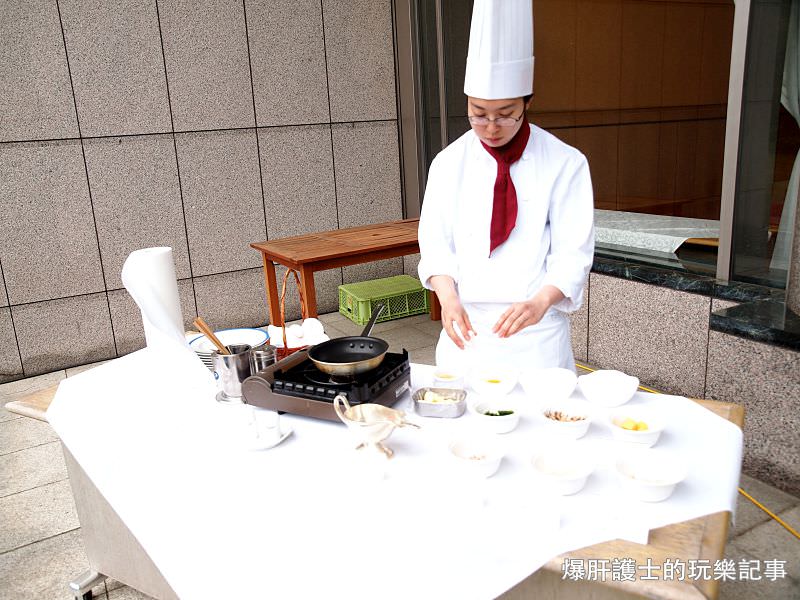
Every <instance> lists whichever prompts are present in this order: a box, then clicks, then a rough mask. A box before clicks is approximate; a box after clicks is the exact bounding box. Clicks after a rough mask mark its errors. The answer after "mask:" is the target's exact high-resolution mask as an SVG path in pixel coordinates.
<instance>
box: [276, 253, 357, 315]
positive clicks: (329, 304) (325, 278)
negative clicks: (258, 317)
mask: <svg viewBox="0 0 800 600" xmlns="http://www.w3.org/2000/svg"><path fill="white" fill-rule="evenodd" d="M275 270H276V274H277V277H278V291H279V292H280V286H281V283H282V282H283V276H284V275H285V274H286V268H285V267H282V266H280V265H278V267H277V268H276V269H275ZM262 279H263V277H262ZM341 284H342V270H341V269H330V270H328V271H317V272H316V273H314V289H315V290H316V292H317V308H318V309H319V312H320V313H321V314H324V313H329V312H336V311H338V310H339V286H340V285H341ZM264 310H265V312H264V314H265V315H267V314H268V313H267V312H266V308H265V309H264ZM264 318H266V316H265V317H264ZM299 318H300V296H299V295H298V293H297V287H296V286H295V284H294V277H292V276H291V275H290V276H289V282H288V283H287V284H286V321H287V322H288V321H293V320H294V319H299Z"/></svg>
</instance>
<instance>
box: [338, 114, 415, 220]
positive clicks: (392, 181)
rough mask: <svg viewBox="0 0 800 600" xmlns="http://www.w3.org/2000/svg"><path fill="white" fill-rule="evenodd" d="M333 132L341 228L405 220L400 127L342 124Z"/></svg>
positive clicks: (387, 124)
mask: <svg viewBox="0 0 800 600" xmlns="http://www.w3.org/2000/svg"><path fill="white" fill-rule="evenodd" d="M332 129H333V157H334V167H335V169H336V198H337V202H338V205H339V226H340V227H356V226H358V225H369V224H370V223H380V222H382V221H391V220H392V219H400V218H402V210H401V205H400V170H399V162H398V161H399V157H398V149H397V125H396V123H395V122H394V121H392V122H387V123H342V124H336V125H333V127H332Z"/></svg>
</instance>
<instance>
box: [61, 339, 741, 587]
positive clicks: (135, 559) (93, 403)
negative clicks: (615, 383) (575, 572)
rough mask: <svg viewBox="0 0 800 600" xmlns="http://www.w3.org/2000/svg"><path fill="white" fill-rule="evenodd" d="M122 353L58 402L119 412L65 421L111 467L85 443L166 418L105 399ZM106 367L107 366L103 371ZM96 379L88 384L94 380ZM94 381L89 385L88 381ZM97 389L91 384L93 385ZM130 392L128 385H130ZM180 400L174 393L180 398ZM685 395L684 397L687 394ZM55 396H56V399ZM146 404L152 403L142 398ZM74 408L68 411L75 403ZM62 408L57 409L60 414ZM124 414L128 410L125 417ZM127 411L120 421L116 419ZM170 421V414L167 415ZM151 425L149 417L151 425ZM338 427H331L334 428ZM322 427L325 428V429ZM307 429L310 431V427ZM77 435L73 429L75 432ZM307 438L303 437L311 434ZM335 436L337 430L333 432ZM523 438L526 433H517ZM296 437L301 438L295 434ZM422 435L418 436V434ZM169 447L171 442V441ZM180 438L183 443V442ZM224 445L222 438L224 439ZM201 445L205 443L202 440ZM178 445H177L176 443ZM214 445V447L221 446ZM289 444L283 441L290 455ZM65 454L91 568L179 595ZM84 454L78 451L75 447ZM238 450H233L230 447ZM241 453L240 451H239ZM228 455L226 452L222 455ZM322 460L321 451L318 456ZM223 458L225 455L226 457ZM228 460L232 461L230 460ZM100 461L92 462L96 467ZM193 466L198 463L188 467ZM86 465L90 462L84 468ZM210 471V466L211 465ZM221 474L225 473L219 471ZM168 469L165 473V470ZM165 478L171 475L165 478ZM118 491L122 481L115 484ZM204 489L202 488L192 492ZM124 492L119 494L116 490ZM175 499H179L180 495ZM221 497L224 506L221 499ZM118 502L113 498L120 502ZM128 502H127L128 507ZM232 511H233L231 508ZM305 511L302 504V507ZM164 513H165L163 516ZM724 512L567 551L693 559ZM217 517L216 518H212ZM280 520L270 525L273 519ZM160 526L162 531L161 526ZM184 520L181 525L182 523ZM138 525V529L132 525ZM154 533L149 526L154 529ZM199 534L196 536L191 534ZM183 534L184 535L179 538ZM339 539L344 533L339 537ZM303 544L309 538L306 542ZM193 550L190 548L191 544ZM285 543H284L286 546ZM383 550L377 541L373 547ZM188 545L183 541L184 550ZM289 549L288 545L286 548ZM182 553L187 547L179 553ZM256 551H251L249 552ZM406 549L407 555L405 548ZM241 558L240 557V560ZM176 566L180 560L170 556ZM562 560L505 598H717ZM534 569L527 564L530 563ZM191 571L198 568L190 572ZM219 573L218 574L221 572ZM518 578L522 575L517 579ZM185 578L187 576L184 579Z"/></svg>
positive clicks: (710, 546)
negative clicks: (570, 575) (105, 428)
mask: <svg viewBox="0 0 800 600" xmlns="http://www.w3.org/2000/svg"><path fill="white" fill-rule="evenodd" d="M137 354H138V353H134V354H133V355H129V356H128V357H125V358H123V359H118V360H119V361H120V363H121V364H127V365H128V366H137V365H139V364H140V363H139V357H140V356H141V355H140V354H138V355H137ZM117 362H118V361H112V363H108V366H107V367H106V365H104V367H105V368H104V367H100V368H98V369H100V370H99V371H98V370H94V371H93V372H88V373H87V374H83V377H84V381H86V383H87V385H85V386H82V385H80V381H81V380H80V379H76V378H73V379H72V380H68V384H70V385H68V388H69V390H68V391H69V394H68V395H67V396H64V395H62V397H61V399H60V400H61V402H60V404H61V406H60V407H58V406H57V407H56V408H57V409H58V408H60V410H57V412H56V414H55V415H54V416H55V417H60V419H59V420H60V421H61V423H60V425H64V417H65V415H66V413H65V412H64V410H65V409H66V408H68V406H72V405H73V403H78V404H83V405H84V406H83V412H82V413H81V412H78V413H77V414H76V417H77V419H76V421H77V425H78V426H79V427H78V428H79V429H82V428H88V429H91V430H92V431H94V429H92V428H91V426H90V424H89V423H86V422H85V421H84V422H82V421H81V416H82V415H88V414H90V413H91V412H92V411H98V410H99V411H102V412H103V414H104V415H105V416H104V418H111V419H114V420H117V421H118V423H117V426H116V427H113V426H112V425H110V426H109V429H111V431H110V432H108V435H107V436H106V438H107V439H104V440H97V439H94V438H88V439H87V438H85V437H82V436H81V433H82V431H78V430H75V429H73V430H72V431H71V432H70V431H69V430H65V429H62V431H64V432H65V433H70V435H71V437H72V442H73V443H76V444H77V442H82V443H81V444H77V445H84V446H85V448H84V455H85V456H86V458H90V459H91V461H90V462H95V463H97V462H98V461H99V462H100V463H103V462H104V461H107V460H109V461H112V463H113V465H114V469H115V470H116V469H117V468H118V467H119V463H118V462H117V460H116V459H114V458H113V456H108V455H109V454H113V452H106V453H105V454H104V455H103V456H99V455H97V454H96V453H95V452H92V453H90V454H86V453H85V449H86V448H88V447H90V446H91V447H95V448H101V447H102V448H104V449H106V450H111V448H109V447H108V446H107V444H109V443H113V440H116V439H118V438H119V436H120V435H122V434H123V433H124V429H119V423H121V422H122V421H124V422H125V423H126V427H130V428H132V430H135V425H132V424H131V421H132V420H133V421H139V423H140V425H141V424H143V423H151V422H152V426H153V427H155V431H156V432H157V431H158V429H159V427H162V429H163V427H164V425H160V424H159V423H158V422H155V421H152V419H151V415H152V414H153V408H154V407H155V406H156V405H154V404H153V403H152V402H151V403H150V406H149V407H145V408H144V409H143V410H138V409H135V407H137V406H139V405H141V404H142V403H143V401H145V400H146V398H142V397H141V396H140V395H138V392H137V393H134V392H135V391H132V390H128V391H122V392H121V394H122V393H124V394H125V395H126V396H130V401H129V402H128V403H127V404H125V405H124V406H123V405H121V406H120V407H119V409H117V408H113V407H109V406H108V397H107V395H106V394H105V392H104V390H105V389H106V384H108V383H109V382H112V381H115V380H117V378H118V376H119V375H120V374H121V370H120V369H115V368H114V367H115V366H116V365H115V363H117ZM420 367H422V366H415V368H416V369H417V370H418V371H419V368H420ZM422 368H423V369H428V370H429V369H430V367H422ZM104 371H107V374H106V373H104ZM91 374H95V375H96V377H95V378H94V379H91V378H90V375H91ZM89 384H91V385H89ZM100 384H102V387H103V389H99V388H98V386H99V385H100ZM90 387H91V388H92V389H89V388H90ZM92 390H93V391H92ZM128 392H130V393H128ZM175 400H176V401H177V399H175ZM186 401H187V402H191V403H192V405H195V404H196V403H197V397H196V396H195V395H191V397H190V398H189V397H187V398H186ZM683 401H684V402H686V401H685V400H683ZM702 403H703V404H705V405H706V406H709V407H714V408H715V409H717V412H719V413H720V414H721V415H722V416H725V417H726V418H728V420H731V421H733V422H734V423H737V424H741V420H742V419H741V415H742V412H741V407H736V406H734V405H729V404H724V403H716V402H710V401H709V402H707V401H703V402H702ZM57 404H58V403H57ZM145 404H147V403H146V402H145ZM158 405H159V406H162V407H163V408H162V409H161V410H162V411H164V412H165V414H164V416H165V417H166V416H167V414H169V413H173V417H174V415H175V414H177V413H175V411H178V410H181V407H180V406H177V405H174V406H170V405H168V404H163V403H158ZM197 408H198V409H201V408H203V407H202V406H201V405H198V406H197ZM205 408H206V409H214V410H216V408H215V406H214V405H213V403H212V405H205ZM120 410H122V411H123V413H124V414H123V416H120ZM131 410H135V412H136V413H140V414H138V415H136V414H135V412H131ZM694 410H695V411H697V410H700V409H698V408H695V409H694ZM70 412H71V411H70ZM59 413H60V414H59ZM123 417H124V418H123ZM119 419H122V421H119ZM164 423H166V422H164ZM317 423H318V422H314V421H307V422H305V425H304V429H309V430H310V427H311V425H313V429H314V430H319V431H318V433H320V434H322V433H325V432H328V431H330V432H331V435H332V436H336V439H339V438H338V436H339V434H338V433H336V430H335V428H333V427H334V426H333V425H324V424H320V425H319V426H317ZM53 424H54V427H56V430H57V431H59V423H57V422H55V421H54V422H53ZM301 424H302V423H301V421H296V422H295V425H296V426H298V427H299V425H301ZM149 428H150V425H148V429H149ZM332 428H333V429H332ZM322 429H324V430H325V432H323V431H322ZM186 433H187V435H188V437H186V439H194V438H192V432H191V430H187V432H186ZM306 433H308V431H306ZM76 435H77V436H78V437H75V436H76ZM296 435H300V436H301V437H300V438H298V439H302V435H303V434H302V432H301V433H300V434H296ZM397 437H398V436H395V438H394V440H393V443H396V444H400V445H401V444H402V443H403V442H402V436H399V437H400V439H397ZM148 439H149V440H150V443H151V444H152V443H156V441H157V437H154V436H152V435H151V436H149V437H148ZM197 439H198V440H200V439H202V440H204V443H211V442H212V441H213V440H211V439H210V438H207V437H206V436H198V438H197ZM308 439H310V438H308V437H306V440H308ZM331 439H334V438H331ZM518 439H522V438H518ZM69 441H70V440H69V439H65V443H69ZM298 443H299V442H298ZM420 443H421V440H420ZM170 447H172V446H170ZM180 447H181V446H180V445H179V446H178V448H180ZM220 448H221V446H220ZM145 450H146V447H143V448H141V449H140V450H137V452H136V453H135V456H131V457H129V459H130V461H132V462H129V463H128V464H129V466H130V468H133V469H134V471H132V472H131V475H132V476H134V477H136V476H138V477H140V478H141V481H140V483H139V484H138V485H141V484H145V483H146V480H149V479H148V478H152V475H151V474H150V472H149V471H147V470H144V471H141V468H142V467H141V464H144V463H142V462H141V458H142V456H143V452H144V451H145ZM198 450H201V448H200V447H198ZM173 451H174V450H173ZM216 451H217V450H213V452H216ZM285 451H286V449H284V455H283V456H286V455H285ZM412 452H413V449H412V448H411V447H409V446H406V447H405V449H403V450H401V453H400V454H399V456H400V457H401V458H402V457H403V456H404V455H410V454H411V453H412ZM65 454H66V455H67V466H68V471H69V474H70V479H71V483H72V486H73V493H74V495H75V499H76V507H77V510H78V514H79V517H80V520H81V524H82V527H83V537H84V541H85V544H86V551H87V556H88V558H89V561H90V564H91V566H92V568H93V569H94V570H96V571H98V572H99V573H103V574H105V575H108V576H112V577H114V578H116V579H119V580H121V581H123V582H125V583H127V584H129V585H131V586H132V587H135V588H137V589H140V590H142V591H144V592H146V593H148V594H150V595H152V596H154V597H156V598H175V597H176V594H175V592H174V591H173V590H172V589H171V588H170V586H169V585H168V584H167V582H166V579H165V578H164V576H162V574H161V572H160V571H159V568H158V565H159V564H161V563H160V562H159V560H158V558H157V557H153V558H152V559H151V558H150V557H149V555H148V553H147V552H146V551H145V550H144V549H143V547H142V546H141V545H140V544H139V542H138V540H137V539H136V537H134V536H133V535H132V534H131V531H129V530H128V528H127V526H126V523H125V522H124V521H123V520H122V518H120V516H119V515H118V514H117V513H116V511H115V509H114V508H113V507H112V506H111V503H110V502H109V501H106V499H105V498H104V495H103V493H101V492H100V490H99V489H98V488H97V487H96V486H95V485H94V483H93V481H92V479H91V478H90V477H89V476H87V473H86V472H84V466H85V465H83V464H81V463H79V462H78V460H80V459H79V458H78V460H74V459H73V456H72V452H71V451H69V450H68V451H67V452H65ZM76 456H77V457H79V454H76ZM231 456H233V454H232V455H231ZM237 456H238V455H237ZM248 456H249V458H247V460H248V461H253V462H252V464H253V465H254V466H255V465H256V464H261V463H260V462H258V463H257V462H256V461H259V460H260V459H259V458H258V456H257V455H248ZM278 456H279V455H277V454H276V455H272V454H269V455H264V458H269V459H270V460H271V461H273V462H272V463H270V464H272V465H273V467H275V468H277V467H279V465H280V464H284V468H286V469H287V473H288V472H292V473H295V471H294V470H293V467H292V468H291V469H290V467H291V465H289V464H288V463H284V462H283V461H282V460H278V458H277V457H278ZM211 457H212V452H211V451H208V452H206V456H205V459H206V460H208V459H210V458H211ZM223 458H224V457H223ZM164 459H169V460H174V458H173V457H168V456H166V455H160V456H159V461H163V460H164ZM314 460H315V461H316V460H317V459H316V457H315V459H314ZM223 462H224V461H223ZM202 464H203V465H204V466H203V469H201V470H202V472H203V473H206V472H207V469H208V468H209V466H210V464H209V463H202ZM226 464H227V463H226ZM96 466H97V464H95V467H96ZM190 468H191V469H194V468H196V467H190ZM137 469H139V470H140V471H141V472H137ZM87 470H88V469H87ZM166 471H168V474H167V475H168V477H169V480H171V479H173V478H174V477H173V475H172V473H174V471H172V470H170V469H169V468H167V469H166ZM208 472H209V473H210V472H212V471H208ZM220 474H221V473H220ZM162 475H163V474H162ZM165 481H167V480H165ZM114 482H115V486H119V485H123V486H124V487H126V489H129V490H130V489H133V488H132V487H131V486H133V485H134V484H133V483H131V484H123V483H122V480H121V479H120V478H119V477H116V476H115V479H114ZM251 484H252V485H255V486H256V488H258V487H259V486H261V485H262V484H261V483H260V482H259V481H256V482H251ZM181 485H185V484H181ZM212 489H213V488H208V489H207V490H206V491H207V492H210V491H212ZM224 489H225V490H229V489H233V488H230V487H225V488H224ZM117 491H118V492H119V488H118V490H117ZM193 497H199V496H193ZM119 499H120V500H121V499H122V498H121V497H120V498H119ZM129 502H131V503H132V505H133V504H135V505H136V506H139V504H138V503H133V501H129ZM151 502H152V506H151V510H152V508H153V507H155V506H162V505H169V504H170V502H169V499H168V498H163V497H162V498H151ZM175 502H177V501H175ZM223 505H224V503H223V504H221V505H220V506H223ZM115 506H116V505H115ZM183 507H185V504H183V503H180V502H178V503H177V504H173V505H172V506H171V510H172V511H175V510H177V509H178V508H180V509H181V510H184V508H183ZM130 508H131V507H130V506H129V507H128V509H129V510H130ZM242 508H243V511H244V514H240V512H241V511H234V512H233V513H231V514H229V515H225V514H224V513H225V511H223V514H222V515H220V520H221V522H222V525H221V526H222V527H223V529H225V530H226V531H234V530H228V529H227V527H226V523H225V519H224V518H223V517H226V518H228V519H233V520H234V521H236V522H237V524H239V525H241V524H242V523H247V524H248V526H249V527H251V528H252V527H253V526H254V525H256V524H258V521H255V522H253V521H252V518H251V517H250V516H249V515H248V514H247V511H248V510H251V509H252V508H253V507H252V506H250V505H248V504H247V503H245V505H244V506H243V507H242ZM228 512H230V511H228ZM301 512H302V511H301ZM169 514H171V515H173V516H171V517H170V519H169V520H170V523H171V527H170V528H169V529H174V528H175V527H179V526H180V524H179V523H176V519H178V517H179V514H178V513H175V512H172V513H169ZM154 516H155V514H154V513H147V515H146V517H147V520H148V521H149V520H150V519H151V518H152V517H154ZM164 518H165V517H164V516H163V515H162V516H161V519H162V520H163V519H164ZM727 518H728V515H727V514H726V513H724V512H723V513H716V514H712V515H709V516H704V517H702V518H698V519H692V520H690V521H686V522H684V523H677V524H673V525H669V526H667V527H662V528H660V529H654V530H653V531H651V533H650V536H649V539H648V543H647V544H646V545H643V544H632V543H630V542H624V541H613V542H606V543H603V544H596V545H594V546H591V547H588V548H584V549H581V550H577V551H574V552H570V553H568V554H567V555H566V556H568V557H594V558H607V559H610V558H613V557H615V556H618V557H632V558H635V559H640V560H642V561H644V559H645V558H647V557H650V558H651V559H652V560H653V561H655V562H658V561H659V560H660V559H663V558H676V557H677V558H681V559H683V560H685V561H688V560H692V559H696V558H707V559H708V560H714V559H717V558H720V557H721V556H722V551H723V547H724V541H725V535H726V530H727ZM215 521H216V519H215V520H212V521H211V523H214V522H215ZM142 524H143V522H140V523H139V525H140V526H141V525H142ZM274 526H275V525H271V527H274ZM156 528H157V529H159V530H160V531H164V530H163V529H160V528H158V527H156ZM179 528H180V527H179ZM134 531H135V529H134ZM183 531H184V533H187V532H188V530H187V529H186V524H185V523H184V527H183ZM235 531H241V530H240V529H235ZM151 533H152V532H151ZM170 535H171V536H174V535H176V534H175V533H170ZM192 537H194V536H192ZM177 539H181V538H177ZM336 539H339V538H336ZM302 547H305V546H302ZM299 549H300V547H297V548H294V549H293V550H295V551H297V550H299ZM187 550H188V549H187ZM281 550H282V549H281ZM376 550H378V548H376ZM181 551H182V552H183V549H182V550H181ZM287 551H288V550H287ZM203 555H204V554H203V552H202V551H199V554H197V555H196V557H198V556H203ZM182 556H183V554H182ZM251 556H252V555H251ZM404 556H405V555H404ZM253 558H254V560H256V562H257V559H258V558H259V557H258V556H255V557H253ZM237 564H239V563H237ZM172 566H173V567H174V566H175V564H174V563H173V565H172ZM560 568H561V558H556V559H553V560H551V561H550V562H549V563H547V564H546V566H545V567H544V568H543V569H540V570H539V571H537V572H536V573H534V574H533V575H531V576H529V577H528V578H527V579H525V580H524V581H523V582H522V583H521V584H519V585H517V586H516V587H514V588H512V589H510V590H509V591H508V592H506V593H504V594H503V595H502V597H503V598H505V599H506V600H511V599H516V598H521V597H536V598H547V597H554V598H555V597H558V598H564V597H568V598H569V597H582V598H585V597H592V598H609V599H611V598H615V599H616V598H622V597H649V598H662V599H668V598H683V599H686V598H703V597H708V598H713V597H715V594H716V592H717V590H716V586H715V584H714V582H711V581H708V582H706V581H701V582H699V583H700V585H694V584H693V583H692V582H678V581H673V582H660V581H658V582H649V581H637V582H635V583H628V582H623V583H619V582H606V583H605V584H603V585H600V584H593V585H591V592H590V593H591V596H590V595H589V588H588V587H587V586H589V584H588V583H587V584H584V583H576V582H572V581H566V582H565V581H561V577H560ZM528 572H530V571H528ZM221 573H222V574H223V575H224V574H225V573H228V571H227V570H224V571H222V572H221ZM192 577H194V575H193V576H192ZM231 577H237V576H236V575H235V574H231ZM217 579H219V578H217ZM517 581H519V580H517ZM183 583H184V584H185V583H186V580H184V582H183ZM201 584H202V585H203V586H207V585H209V582H208V581H205V580H202V581H201V580H198V581H197V582H196V583H195V585H201Z"/></svg>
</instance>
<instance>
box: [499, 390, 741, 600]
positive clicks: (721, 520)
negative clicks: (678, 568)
mask: <svg viewBox="0 0 800 600" xmlns="http://www.w3.org/2000/svg"><path fill="white" fill-rule="evenodd" d="M694 401H695V402H697V403H698V404H699V405H701V406H703V407H705V408H707V409H708V410H710V411H712V412H713V413H715V414H717V415H719V416H720V417H722V418H723V419H727V420H728V421H730V422H732V423H734V424H736V425H737V426H739V428H743V427H744V407H743V406H742V405H740V404H733V403H730V402H721V401H718V400H698V399H695V400H694ZM729 523H730V514H729V513H728V512H727V511H726V512H718V513H714V514H710V515H706V516H705V517H700V518H698V519H692V520H690V521H684V522H683V523H675V524H672V525H668V526H667V527H660V528H658V529H654V530H652V531H651V532H650V538H649V539H648V542H647V545H646V546H645V545H641V544H634V543H632V542H627V541H622V540H614V541H611V542H604V543H602V544H596V545H594V546H589V547H587V548H581V549H580V550H574V551H572V552H568V553H566V554H562V555H560V556H557V557H555V558H553V559H552V560H550V561H549V562H548V563H547V564H546V565H545V566H544V567H543V568H542V569H540V570H539V571H537V572H536V573H534V574H533V575H531V577H529V578H528V579H526V580H525V581H523V582H522V583H520V584H519V585H518V586H516V587H514V588H512V589H511V590H509V591H508V592H506V593H505V594H503V595H502V596H501V597H500V598H501V599H502V600H522V599H523V598H533V597H536V598H537V600H538V599H539V598H544V599H547V598H554V599H555V598H558V599H560V600H570V599H574V600H584V599H585V598H587V597H590V598H591V599H592V600H606V599H607V600H620V599H624V598H639V597H647V598H675V599H678V598H681V599H682V598H717V597H718V595H719V581H714V580H704V579H701V580H698V581H661V580H659V581H648V580H641V578H640V577H638V575H637V581H636V583H632V582H627V581H624V582H623V581H606V582H605V584H604V585H603V586H602V587H601V586H598V585H596V584H595V585H591V584H589V583H587V582H576V581H564V580H563V579H562V567H563V564H564V560H565V559H567V558H570V559H583V560H586V559H591V558H595V559H596V558H604V559H605V558H607V559H614V558H633V559H634V560H635V561H636V562H637V564H640V565H641V564H645V562H646V560H647V558H650V559H651V560H652V562H653V563H654V564H659V565H660V564H662V563H663V562H664V560H665V559H667V558H669V559H675V558H676V557H679V558H681V559H682V560H703V559H705V560H708V561H710V563H711V564H712V565H713V564H714V561H715V560H718V559H720V558H722V556H723V554H724V551H725V542H726V541H727V537H728V526H729ZM533 590H535V596H533V595H531V594H532V593H533Z"/></svg>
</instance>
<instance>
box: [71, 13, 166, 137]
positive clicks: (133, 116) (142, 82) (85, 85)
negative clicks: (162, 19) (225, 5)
mask: <svg viewBox="0 0 800 600" xmlns="http://www.w3.org/2000/svg"><path fill="white" fill-rule="evenodd" d="M59 6H60V7H61V16H62V20H63V22H64V36H65V38H66V41H67V50H68V51H69V60H70V72H71V73H72V84H73V86H74V88H75V101H76V104H77V107H78V116H79V118H80V123H81V134H82V135H83V136H93V135H119V134H135V133H153V132H166V131H170V130H171V125H170V120H169V102H168V100H167V81H166V78H165V77H164V60H163V57H162V54H161V37H160V35H159V30H158V18H157V15H156V5H155V3H154V2H148V1H146V0H113V1H104V2H95V1H94V0H66V1H64V0H62V1H61V2H60V3H59Z"/></svg>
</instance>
